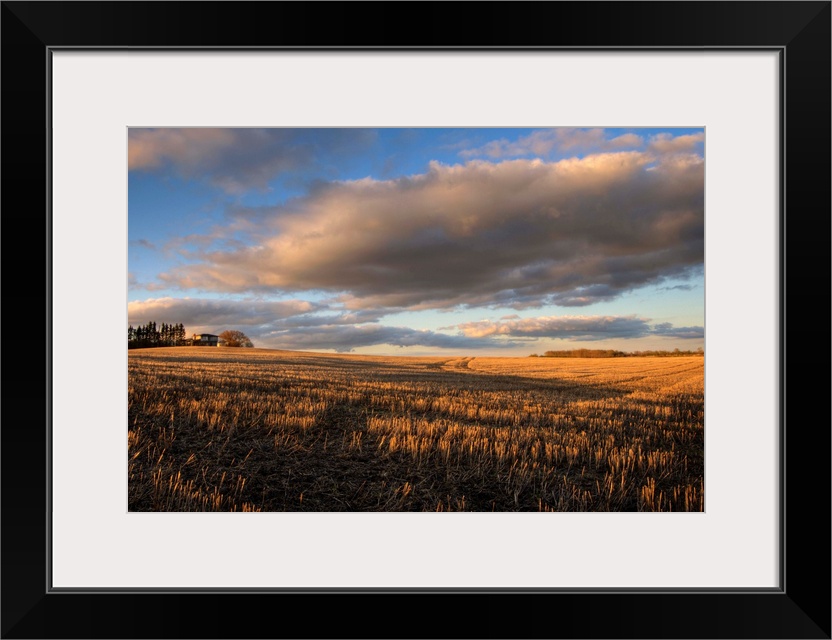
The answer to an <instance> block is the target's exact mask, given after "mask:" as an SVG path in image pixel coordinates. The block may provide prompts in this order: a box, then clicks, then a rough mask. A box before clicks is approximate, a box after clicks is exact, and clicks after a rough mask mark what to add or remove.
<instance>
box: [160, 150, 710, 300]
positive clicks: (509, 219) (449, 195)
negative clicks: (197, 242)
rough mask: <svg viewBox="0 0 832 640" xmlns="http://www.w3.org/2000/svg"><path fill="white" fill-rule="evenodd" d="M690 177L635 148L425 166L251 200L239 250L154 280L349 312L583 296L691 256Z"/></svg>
mask: <svg viewBox="0 0 832 640" xmlns="http://www.w3.org/2000/svg"><path fill="white" fill-rule="evenodd" d="M703 180H704V170H703V163H702V162H701V159H700V161H698V162H695V161H687V160H685V161H677V159H676V158H675V157H674V158H673V159H671V160H669V161H668V162H665V161H664V159H663V158H657V157H656V156H653V155H651V154H649V153H647V152H639V151H626V152H618V153H603V154H595V155H591V156H587V157H585V158H571V159H567V160H561V161H558V162H543V161H540V160H506V161H502V162H498V163H491V162H485V161H470V162H468V163H466V164H462V165H443V164H440V163H432V164H431V166H430V169H429V170H428V171H427V172H426V173H423V174H419V175H413V176H408V177H403V178H399V179H395V180H384V181H382V180H373V179H370V178H367V179H362V180H354V181H344V182H335V183H330V184H325V185H319V187H318V188H317V189H315V190H313V191H312V192H310V194H309V195H308V196H306V197H304V198H298V199H296V200H294V201H292V202H291V203H290V204H287V205H286V206H283V207H275V208H272V209H271V210H270V211H268V212H267V211H264V210H260V211H258V212H257V214H256V216H254V217H253V218H252V219H253V220H256V224H255V223H253V222H252V219H249V223H250V224H249V227H248V228H249V232H250V236H251V245H250V246H245V247H241V248H239V249H231V250H197V251H194V252H193V253H192V254H190V255H189V257H190V258H191V259H193V260H196V261H197V262H196V263H195V264H189V265H182V266H179V267H176V268H173V269H170V270H168V271H167V272H165V273H163V274H160V276H159V283H160V286H165V287H169V288H177V287H178V288H181V289H197V290H203V291H215V292H227V293H285V292H301V291H323V292H328V293H329V294H332V295H336V294H338V295H341V296H342V297H343V299H344V300H345V304H346V305H347V306H348V307H350V308H352V309H360V308H380V307H383V308H389V309H420V308H451V307H464V306H469V307H479V306H486V307H487V306H498V305H499V306H506V307H511V308H516V309H521V308H529V307H539V306H542V305H545V304H556V305H561V306H585V305H588V304H592V303H594V302H598V301H604V300H610V299H613V298H615V297H617V296H619V295H620V294H621V293H622V292H625V291H628V290H631V289H634V288H636V287H639V286H643V285H645V284H649V283H655V284H658V283H661V282H662V281H663V280H665V279H667V278H671V277H674V278H676V277H684V276H685V274H687V273H690V272H691V270H693V269H695V268H697V267H698V266H700V265H701V264H702V263H703V259H704V226H703V225H704V194H703ZM233 215H237V216H239V215H242V213H241V212H239V211H238V212H237V213H236V214H233Z"/></svg>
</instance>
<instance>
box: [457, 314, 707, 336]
mask: <svg viewBox="0 0 832 640" xmlns="http://www.w3.org/2000/svg"><path fill="white" fill-rule="evenodd" d="M456 328H458V329H460V330H461V331H462V333H463V335H465V336H468V337H471V338H486V337H491V336H508V337H512V338H552V339H563V340H575V341H579V342H582V341H593V340H607V339H610V338H625V339H632V338H643V337H646V336H651V335H658V336H664V337H669V338H704V337H705V329H704V328H703V327H674V326H673V325H672V324H671V323H669V322H664V323H661V324H657V325H650V320H649V318H639V317H637V316H634V315H633V316H544V317H539V318H518V319H510V320H500V321H496V322H495V321H491V320H481V321H478V322H467V323H464V324H460V325H457V326H456Z"/></svg>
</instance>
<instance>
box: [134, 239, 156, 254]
mask: <svg viewBox="0 0 832 640" xmlns="http://www.w3.org/2000/svg"><path fill="white" fill-rule="evenodd" d="M130 245H131V246H133V247H143V248H144V249H149V250H151V251H156V245H155V244H153V243H152V242H151V241H150V240H146V239H144V238H140V239H139V240H132V241H131V242H130Z"/></svg>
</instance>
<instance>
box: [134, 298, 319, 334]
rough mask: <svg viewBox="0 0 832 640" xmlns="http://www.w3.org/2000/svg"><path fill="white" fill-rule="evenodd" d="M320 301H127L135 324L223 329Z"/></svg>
mask: <svg viewBox="0 0 832 640" xmlns="http://www.w3.org/2000/svg"><path fill="white" fill-rule="evenodd" d="M320 308H321V305H320V304H318V303H312V302H308V301H305V300H283V301H275V302H270V301H261V300H211V299H194V298H171V297H165V298H151V299H148V300H141V301H133V302H130V303H128V305H127V317H128V320H129V322H130V323H131V324H133V325H138V324H143V323H146V322H158V323H162V322H170V323H176V324H178V323H182V324H184V325H185V328H186V329H188V330H191V328H192V327H193V328H194V330H196V329H197V328H198V329H200V330H203V331H209V330H216V331H221V330H222V329H224V328H236V327H238V326H242V327H249V326H258V325H267V326H268V325H270V324H273V323H275V322H277V321H279V320H281V319H284V318H289V317H292V316H296V315H299V314H306V313H311V312H314V311H317V310H319V309H320Z"/></svg>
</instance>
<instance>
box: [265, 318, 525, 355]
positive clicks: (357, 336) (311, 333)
mask: <svg viewBox="0 0 832 640" xmlns="http://www.w3.org/2000/svg"><path fill="white" fill-rule="evenodd" d="M263 338H264V340H265V341H266V342H267V343H268V345H269V346H270V347H272V348H276V349H292V350H310V349H311V350H318V349H334V350H335V351H339V352H348V351H352V350H353V349H356V348H358V347H369V346H374V345H392V346H396V347H417V346H418V347H432V348H440V349H453V350H456V351H466V350H471V349H480V348H491V349H493V348H507V347H511V346H515V345H516V344H517V343H516V342H512V341H505V340H489V339H477V338H471V337H468V336H464V335H463V336H459V335H446V334H443V333H437V332H435V331H427V330H416V329H410V328H407V327H388V326H384V325H377V324H369V325H345V326H344V325H322V326H310V327H296V328H293V329H292V330H285V331H276V332H273V333H269V334H265V335H263Z"/></svg>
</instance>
